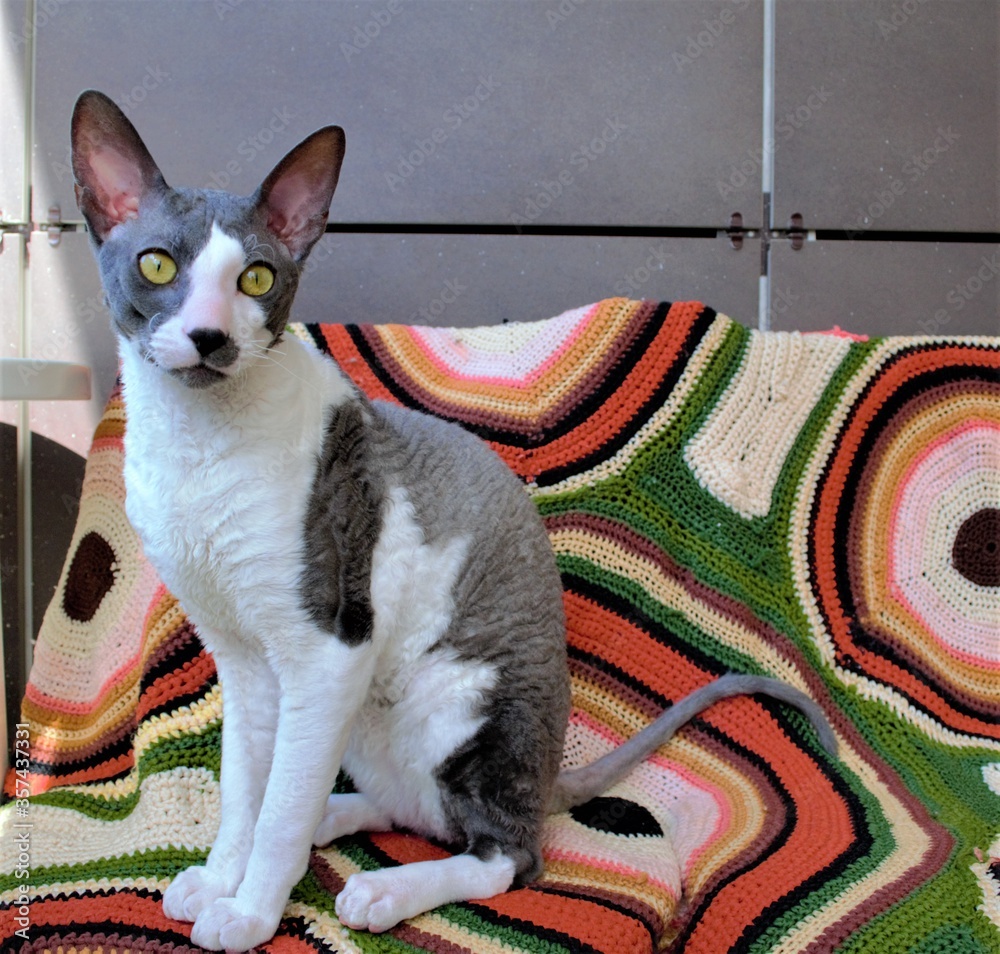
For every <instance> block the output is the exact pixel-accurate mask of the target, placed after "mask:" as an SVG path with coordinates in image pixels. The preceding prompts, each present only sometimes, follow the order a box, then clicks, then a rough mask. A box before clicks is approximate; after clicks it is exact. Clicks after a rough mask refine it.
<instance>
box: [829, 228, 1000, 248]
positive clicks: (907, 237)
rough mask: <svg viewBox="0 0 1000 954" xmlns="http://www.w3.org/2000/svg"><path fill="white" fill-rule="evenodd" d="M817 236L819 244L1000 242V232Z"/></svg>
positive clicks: (861, 232) (870, 231) (853, 232)
mask: <svg viewBox="0 0 1000 954" xmlns="http://www.w3.org/2000/svg"><path fill="white" fill-rule="evenodd" d="M815 235H816V241H817V242H940V243H941V244H944V245H961V244H968V245H973V244H977V245H992V244H995V243H998V242H1000V232H933V231H919V230H913V231H893V230H889V229H865V230H860V229H816V230H815Z"/></svg>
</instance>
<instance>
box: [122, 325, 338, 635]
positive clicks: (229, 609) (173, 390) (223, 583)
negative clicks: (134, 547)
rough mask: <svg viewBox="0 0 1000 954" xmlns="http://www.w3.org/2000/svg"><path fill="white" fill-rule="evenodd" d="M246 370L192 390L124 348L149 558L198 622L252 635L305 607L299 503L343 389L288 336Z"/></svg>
mask: <svg viewBox="0 0 1000 954" xmlns="http://www.w3.org/2000/svg"><path fill="white" fill-rule="evenodd" d="M252 371H253V373H252V374H248V375H246V376H245V378H244V379H243V380H242V381H240V382H237V381H232V382H226V384H225V386H224V387H222V388H219V389H207V390H204V391H201V390H192V389H190V388H187V387H185V386H184V385H183V384H180V383H178V382H176V381H174V380H172V379H171V378H169V377H168V376H167V375H165V374H164V373H163V372H162V371H161V370H160V369H158V368H155V367H153V366H151V365H149V364H148V363H146V362H144V361H143V360H142V358H141V357H139V355H138V354H136V353H135V352H134V351H133V350H132V349H131V348H130V347H129V346H128V345H126V346H125V347H124V348H123V368H122V372H123V379H124V383H125V399H126V408H127V412H128V426H127V430H126V438H125V451H126V454H125V485H126V493H127V497H126V510H127V513H128V516H129V519H130V520H131V521H132V523H133V525H134V526H135V528H136V530H137V531H138V533H139V536H140V538H141V539H142V541H143V546H144V548H145V551H146V556H147V558H148V559H149V560H150V562H151V563H152V564H153V566H154V567H156V569H157V571H158V572H159V573H160V575H161V577H162V578H163V581H164V583H166V585H167V586H168V587H169V588H170V589H171V591H172V592H174V593H175V594H176V595H177V596H178V598H179V599H180V600H181V602H182V604H183V605H184V607H185V609H186V610H187V611H188V612H189V613H190V614H191V615H192V617H193V618H194V619H195V620H196V622H197V623H198V624H199V626H200V628H202V629H203V630H208V629H212V630H222V631H225V632H228V633H233V634H234V635H237V636H239V637H240V638H241V639H250V640H260V639H266V636H264V635H261V634H264V633H266V632H267V629H268V626H267V623H269V622H273V616H274V614H275V613H277V614H284V622H285V624H286V625H287V624H288V623H292V622H294V619H295V614H300V613H301V612H302V611H301V609H300V607H299V605H298V600H297V591H296V587H297V582H298V579H299V577H300V570H301V560H302V531H303V521H304V512H305V507H306V505H307V503H308V500H309V492H310V489H311V485H312V481H313V478H314V474H315V462H316V459H317V455H318V453H319V450H320V447H321V444H322V440H323V436H324V426H325V421H326V414H327V408H328V407H329V406H330V405H331V404H336V403H339V402H340V401H342V400H344V399H345V397H346V396H347V394H348V386H347V384H346V383H345V382H344V381H343V380H342V379H341V377H340V375H339V373H338V372H337V371H336V370H335V369H334V368H333V366H332V364H331V363H330V362H329V361H327V360H326V359H324V358H322V357H321V356H319V355H318V354H316V353H315V352H314V351H313V350H312V349H310V348H309V347H308V346H306V345H305V344H304V343H302V342H300V341H298V340H297V339H295V338H287V339H285V340H284V341H282V342H281V343H279V344H278V345H277V346H276V347H275V348H274V349H273V350H272V352H271V357H270V358H269V360H268V361H266V362H264V363H262V364H260V365H258V366H257V367H255V368H253V369H252ZM262 614H263V615H264V616H266V617H268V618H267V619H262V618H261V616H262ZM288 614H292V615H291V616H289V615H288ZM203 635H204V634H203ZM259 648H261V649H264V650H266V649H267V647H266V646H260V647H259Z"/></svg>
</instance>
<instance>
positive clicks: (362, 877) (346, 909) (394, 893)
mask: <svg viewBox="0 0 1000 954" xmlns="http://www.w3.org/2000/svg"><path fill="white" fill-rule="evenodd" d="M393 882H394V879H392V878H389V877H386V876H385V872H384V871H366V872H362V873H360V874H352V875H351V876H350V877H349V878H348V879H347V884H345V885H344V889H343V890H342V891H341V892H340V894H338V895H337V901H336V905H335V907H336V911H337V917H338V918H339V919H340V923H341V924H345V925H347V927H349V928H354V929H355V930H356V931H372V932H374V933H376V934H378V933H381V932H382V931H388V930H389V928H391V927H395V926H396V925H397V924H399V922H400V921H402V920H404V919H405V918H406V917H411V916H412V915H411V914H408V913H407V912H406V911H405V907H406V905H405V903H404V902H405V900H406V899H405V898H401V897H400V896H399V888H400V886H399V885H398V884H394V883H393Z"/></svg>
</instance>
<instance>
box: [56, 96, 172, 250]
mask: <svg viewBox="0 0 1000 954" xmlns="http://www.w3.org/2000/svg"><path fill="white" fill-rule="evenodd" d="M70 135H71V139H72V144H73V176H74V177H75V179H76V184H75V188H76V202H77V205H78V206H79V207H80V211H81V212H82V213H83V215H84V217H85V218H86V220H87V224H88V225H89V226H90V230H91V234H92V235H93V236H94V239H95V241H96V242H97V244H98V245H99V244H101V242H103V241H104V240H105V239H106V238H107V237H108V234H109V233H110V232H111V230H112V229H113V228H114V227H115V226H116V225H121V223H122V222H125V221H127V220H128V219H134V218H135V217H136V216H138V214H139V207H140V205H141V204H142V202H143V200H144V199H145V198H146V197H147V196H149V195H152V194H154V193H162V192H164V191H166V189H167V184H166V182H164V181H163V176H162V175H161V174H160V170H159V169H158V168H157V166H156V163H155V162H153V157H152V156H150V154H149V150H148V149H146V146H145V145H144V144H143V141H142V140H141V139H140V138H139V134H138V133H137V132H136V131H135V127H134V126H133V125H132V124H131V123H130V122H129V121H128V118H127V117H126V116H125V114H124V113H123V112H122V111H121V110H120V109H119V108H118V107H117V106H116V105H115V104H114V102H112V101H111V100H110V99H109V98H108V97H107V96H105V95H104V94H103V93H99V92H97V90H93V89H88V90H86V91H85V92H83V93H81V94H80V96H79V98H78V99H77V101H76V106H75V107H74V109H73V121H72V125H71V127H70Z"/></svg>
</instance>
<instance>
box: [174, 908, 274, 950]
mask: <svg viewBox="0 0 1000 954" xmlns="http://www.w3.org/2000/svg"><path fill="white" fill-rule="evenodd" d="M280 920H281V917H280V915H279V916H278V917H277V918H274V919H270V918H266V917H263V916H261V915H260V914H259V913H254V912H251V911H247V910H245V902H241V901H239V900H238V899H237V898H219V900H217V901H213V902H212V904H210V905H209V906H208V907H207V908H205V910H204V911H202V912H201V914H199V915H198V919H197V920H196V921H195V922H194V927H193V928H192V929H191V940H192V941H193V942H194V943H195V944H197V945H198V946H199V947H203V948H205V949H206V950H208V951H222V950H225V951H249V950H250V948H252V947H256V946H257V945H258V944H263V943H264V942H265V941H269V940H271V938H272V937H274V932H275V931H277V930H278V923H279V921H280Z"/></svg>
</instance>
